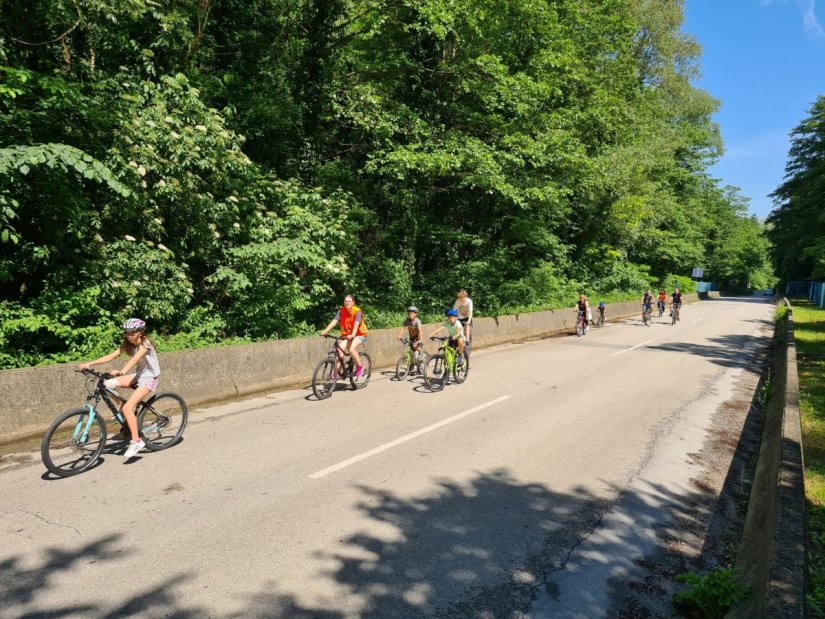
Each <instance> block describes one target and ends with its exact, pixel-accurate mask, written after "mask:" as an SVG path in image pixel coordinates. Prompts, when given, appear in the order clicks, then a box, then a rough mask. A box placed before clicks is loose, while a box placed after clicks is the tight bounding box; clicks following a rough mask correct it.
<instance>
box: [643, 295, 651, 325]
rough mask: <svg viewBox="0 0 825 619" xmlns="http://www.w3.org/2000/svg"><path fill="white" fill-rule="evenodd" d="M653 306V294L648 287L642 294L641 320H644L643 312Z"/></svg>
mask: <svg viewBox="0 0 825 619" xmlns="http://www.w3.org/2000/svg"><path fill="white" fill-rule="evenodd" d="M652 306H653V295H652V294H651V292H650V288H648V289H647V291H646V292H645V293H644V294H643V295H642V322H644V321H645V314H646V313H647V312H649V311H650V309H651V307H652Z"/></svg>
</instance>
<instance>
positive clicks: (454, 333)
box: [430, 308, 465, 366]
mask: <svg viewBox="0 0 825 619" xmlns="http://www.w3.org/2000/svg"><path fill="white" fill-rule="evenodd" d="M445 314H446V315H447V322H445V323H444V324H442V325H441V326H440V327H438V329H436V330H435V331H433V332H432V333H430V337H433V336H434V335H436V334H437V333H441V332H442V331H446V332H447V337H448V338H450V340H449V342H450V346H452V347H453V348H455V349H457V350H458V358H457V359H456V365H458V366H461V365H462V364H463V363H464V344H465V339H464V328H463V327H462V326H461V323H460V322H458V311H456V310H455V309H452V308H451V309H448V310H447V311H446V312H445Z"/></svg>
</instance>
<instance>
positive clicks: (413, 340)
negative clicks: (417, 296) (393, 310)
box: [398, 305, 424, 352]
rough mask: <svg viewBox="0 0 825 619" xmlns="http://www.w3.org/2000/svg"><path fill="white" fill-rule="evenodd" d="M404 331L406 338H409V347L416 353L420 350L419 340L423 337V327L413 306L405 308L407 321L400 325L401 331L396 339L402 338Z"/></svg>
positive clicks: (416, 309)
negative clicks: (405, 331)
mask: <svg viewBox="0 0 825 619" xmlns="http://www.w3.org/2000/svg"><path fill="white" fill-rule="evenodd" d="M404 329H406V330H407V337H408V338H410V347H411V348H412V349H413V350H414V351H416V352H418V350H419V349H420V348H421V338H422V336H423V335H424V325H422V324H421V320H420V319H419V318H418V308H417V307H416V306H415V305H410V306H409V307H408V308H407V319H406V320H405V321H404V324H403V325H401V330H400V331H399V332H398V339H399V340H400V339H401V338H403V337H404Z"/></svg>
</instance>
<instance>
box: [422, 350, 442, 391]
mask: <svg viewBox="0 0 825 619" xmlns="http://www.w3.org/2000/svg"><path fill="white" fill-rule="evenodd" d="M446 383H447V364H446V362H445V360H444V353H441V352H440V353H437V354H435V355H433V356H432V357H430V358H429V359H428V360H427V365H425V366H424V384H425V385H426V387H427V389H429V390H430V391H441V390H442V389H443V388H444V385H445V384H446Z"/></svg>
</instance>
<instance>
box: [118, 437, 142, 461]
mask: <svg viewBox="0 0 825 619" xmlns="http://www.w3.org/2000/svg"><path fill="white" fill-rule="evenodd" d="M145 446H146V444H145V443H144V442H143V441H142V440H139V441H132V442H131V443H129V447H128V448H127V449H126V451H125V452H124V454H123V458H124V459H125V460H129V459H130V458H134V457H135V456H136V455H138V452H139V451H140V450H141V449H143V448H144V447H145Z"/></svg>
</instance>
